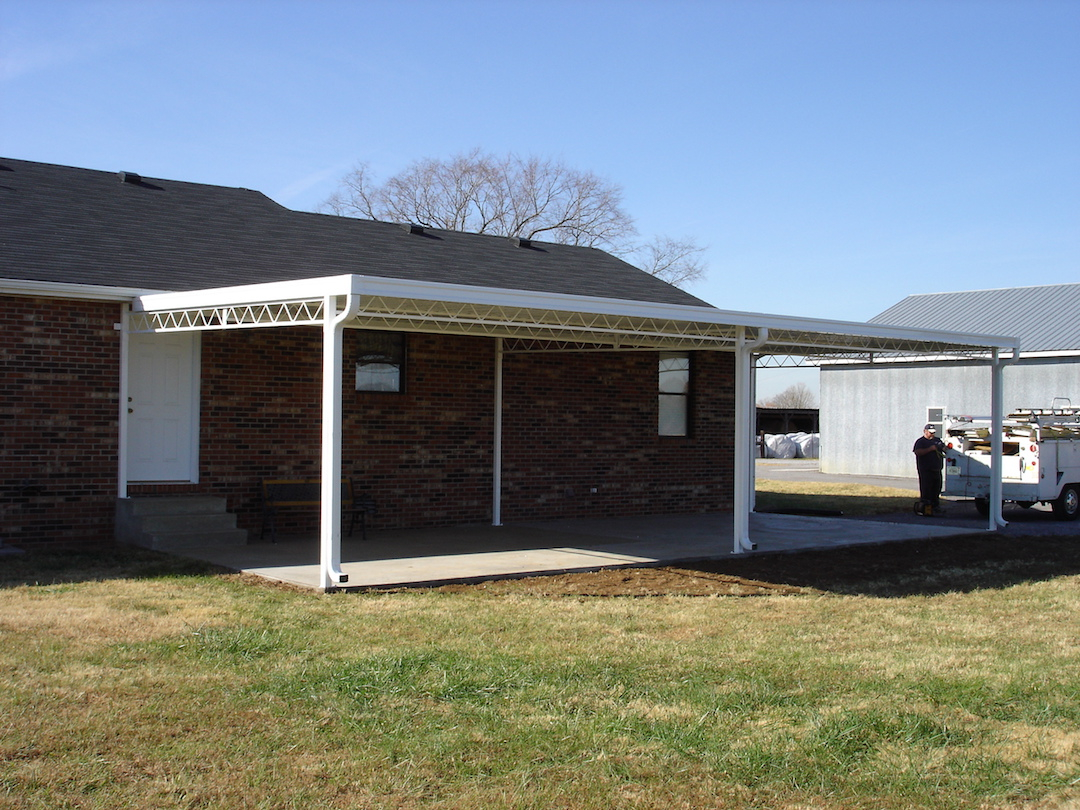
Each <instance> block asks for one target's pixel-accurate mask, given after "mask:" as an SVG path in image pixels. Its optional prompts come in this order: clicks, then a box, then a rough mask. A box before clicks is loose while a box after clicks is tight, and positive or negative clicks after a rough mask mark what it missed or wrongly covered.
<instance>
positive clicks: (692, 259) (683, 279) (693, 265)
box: [627, 236, 705, 287]
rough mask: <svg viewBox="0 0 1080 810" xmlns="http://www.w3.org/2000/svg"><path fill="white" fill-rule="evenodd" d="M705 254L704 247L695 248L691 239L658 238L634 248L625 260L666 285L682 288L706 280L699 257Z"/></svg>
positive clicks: (695, 245)
mask: <svg viewBox="0 0 1080 810" xmlns="http://www.w3.org/2000/svg"><path fill="white" fill-rule="evenodd" d="M704 252H705V248H703V247H698V245H697V244H696V243H695V242H694V241H693V240H692V239H690V238H685V239H672V238H671V237H668V236H657V237H654V238H653V241H651V242H647V243H646V244H644V245H641V246H640V247H638V248H637V249H635V250H634V252H633V253H632V254H631V255H630V256H629V257H627V260H628V261H632V262H633V263H634V264H635V265H637V266H638V267H640V268H641V269H642V270H644V271H645V272H647V273H652V275H654V276H656V277H657V278H662V279H663V280H664V281H666V282H667V283H668V284H674V285H675V286H676V287H682V286H683V285H684V284H690V283H692V282H695V281H700V280H701V279H703V278H704V277H705V262H704V261H703V260H702V258H701V254H702V253H704Z"/></svg>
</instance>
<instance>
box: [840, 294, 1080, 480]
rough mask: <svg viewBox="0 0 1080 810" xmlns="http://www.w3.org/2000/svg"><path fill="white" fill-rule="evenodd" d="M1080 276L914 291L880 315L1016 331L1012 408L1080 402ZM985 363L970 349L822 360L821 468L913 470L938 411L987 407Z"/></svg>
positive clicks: (1006, 390) (1007, 397) (1008, 375)
mask: <svg viewBox="0 0 1080 810" xmlns="http://www.w3.org/2000/svg"><path fill="white" fill-rule="evenodd" d="M1078 313H1080V283H1069V284H1054V285H1046V286H1038V287H1013V288H1006V289H994V290H974V291H969V292H951V293H931V294H923V295H910V296H908V297H907V298H905V299H904V300H902V301H900V302H899V303H897V304H896V305H894V306H892V307H890V308H889V309H887V310H885V311H884V312H882V313H881V314H880V315H878V316H877V317H875V318H873V319H871V320H870V323H873V324H882V325H885V324H888V325H890V326H904V327H910V328H921V329H946V330H953V329H955V330H957V331H964V332H970V333H992V334H1003V335H1012V336H1015V337H1018V338H1019V339H1020V347H1021V352H1020V357H1019V358H1018V360H1017V361H1016V362H1009V363H1008V365H1006V366H1005V367H1004V368H1003V370H1002V388H1003V393H1002V396H1003V400H1004V402H1003V406H1004V409H1005V412H1009V411H1012V410H1016V409H1018V408H1025V407H1027V408H1048V407H1052V406H1053V405H1055V404H1057V405H1062V404H1070V402H1071V404H1072V405H1073V406H1080V317H1078ZM984 369H985V366H984V365H982V364H979V363H976V362H974V361H972V360H966V359H960V360H957V359H951V360H944V359H943V360H938V361H934V360H927V361H922V362H911V361H905V360H902V359H897V358H883V359H882V360H881V361H879V362H874V363H869V364H860V365H851V364H845V363H836V364H827V365H823V366H822V368H821V415H820V418H821V469H822V471H824V472H829V473H847V474H858V475H890V476H913V475H914V474H915V466H914V461H913V458H912V455H911V447H912V444H913V443H914V442H915V439H917V438H918V437H919V435H920V432H921V429H922V426H923V424H925V423H926V422H927V421H929V420H928V412H929V411H931V410H935V409H940V410H943V411H944V412H945V413H951V414H971V415H987V414H989V413H990V411H991V404H992V403H991V391H990V385H989V383H988V381H987V379H986V374H985V371H984Z"/></svg>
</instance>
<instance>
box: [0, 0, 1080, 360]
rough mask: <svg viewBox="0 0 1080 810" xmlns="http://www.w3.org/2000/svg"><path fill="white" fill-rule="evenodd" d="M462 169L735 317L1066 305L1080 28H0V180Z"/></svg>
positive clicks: (167, 11) (445, 17)
mask: <svg viewBox="0 0 1080 810" xmlns="http://www.w3.org/2000/svg"><path fill="white" fill-rule="evenodd" d="M473 147H480V148H482V149H484V150H487V151H491V152H495V153H500V154H504V153H508V152H514V153H517V154H520V155H537V156H540V157H551V158H557V159H560V160H562V161H563V162H565V163H566V164H567V165H569V166H572V167H574V168H577V169H582V170H588V171H593V172H595V173H597V174H599V175H601V176H603V177H605V178H607V179H609V180H611V181H613V182H615V183H617V184H618V185H620V186H621V187H622V188H623V190H624V195H625V196H624V203H625V207H626V210H627V211H628V212H629V213H630V214H631V215H632V216H633V217H634V218H635V220H636V222H637V225H638V227H639V230H640V231H641V234H642V236H643V237H649V236H652V235H654V234H665V235H669V236H679V237H681V236H691V237H693V238H694V239H695V240H697V242H698V243H699V244H701V245H704V246H707V248H708V250H707V254H706V259H707V262H708V266H709V275H708V278H707V280H706V281H704V282H702V283H700V284H697V285H695V286H693V287H691V288H690V291H691V292H693V293H694V294H696V295H698V296H699V297H701V298H704V299H705V300H706V301H708V302H710V303H711V304H714V305H715V306H718V307H721V308H724V309H735V310H750V311H758V312H770V313H782V314H792V315H801V316H808V317H816V318H830V319H838V320H851V321H862V320H866V319H868V318H871V317H873V316H874V315H876V314H877V313H878V312H880V311H882V310H884V309H885V308H887V307H889V306H890V305H892V304H893V303H895V302H896V301H898V300H900V299H902V298H903V297H904V296H906V295H909V294H912V293H922V292H936V291H949V290H966V289H984V288H990V287H1005V286H1016V285H1031V284H1053V283H1061V282H1067V281H1077V280H1080V2H1077V1H1076V0H1008V1H1006V2H999V1H997V0H981V1H979V2H976V1H975V0H934V2H923V0H819V1H816V2H815V1H814V0H753V2H751V1H750V0H727V1H726V2H725V1H724V0H715V1H714V2H707V1H706V0H623V1H622V2H615V1H614V0H574V1H573V2H559V1H556V0H525V1H523V2H517V1H516V0H437V2H421V1H420V0H393V2H383V1H382V0H366V1H365V2H337V1H336V0H304V1H303V2H299V1H297V2H290V1H286V0H217V1H216V2H197V1H196V0H162V1H161V2H155V1H154V0H138V2H132V1H125V0H114V1H113V2H94V1H92V0H82V1H81V2H61V1H60V0H0V155H4V156H8V157H15V158H21V159H26V160H39V161H43V162H48V163H60V164H65V165H72V166H81V167H85V168H92V169H103V170H109V171H120V170H124V171H133V172H137V173H139V174H142V175H144V176H149V177H161V178H170V179H177V180H188V181H193V182H204V183H213V184H218V185H225V186H241V187H245V188H251V189H256V190H259V191H262V192H264V193H266V194H267V195H269V196H270V197H272V198H273V199H275V200H277V201H278V202H279V203H281V204H283V205H285V206H288V207H290V208H296V209H301V210H313V209H314V208H315V207H316V206H317V205H318V204H319V203H320V202H321V201H322V200H323V199H325V198H326V197H327V195H329V194H330V192H331V191H333V190H334V188H335V187H336V185H337V181H338V180H339V179H340V178H341V177H342V176H343V175H344V174H345V173H346V172H347V171H348V170H349V169H350V168H351V167H352V166H354V165H355V164H356V163H358V162H361V161H364V162H368V163H370V164H371V166H372V167H373V168H374V170H375V171H376V173H377V175H379V176H381V177H386V176H388V175H390V174H392V173H394V172H396V171H398V170H400V169H402V168H404V167H405V166H406V165H407V164H408V163H410V162H411V161H413V160H416V159H419V158H425V157H449V156H451V155H454V154H456V153H459V152H462V151H467V150H470V149H472V148H473ZM792 379H795V378H792ZM785 380H786V378H785Z"/></svg>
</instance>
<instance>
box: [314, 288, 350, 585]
mask: <svg viewBox="0 0 1080 810" xmlns="http://www.w3.org/2000/svg"><path fill="white" fill-rule="evenodd" d="M359 307H360V299H359V298H358V297H357V296H355V295H348V296H346V298H345V308H344V309H343V310H342V311H341V312H340V313H339V312H338V311H337V297H336V296H333V295H326V296H325V298H324V301H323V393H322V495H321V510H322V511H321V519H320V521H319V548H320V553H319V578H320V581H321V582H322V588H323V590H327V591H328V590H332V589H334V588H336V587H338V586H339V585H343V584H345V583H346V582H348V581H349V575H348V574H345V573H343V572H342V570H341V437H342V419H341V410H342V409H341V392H342V384H341V375H342V373H343V371H344V363H343V361H342V344H343V342H344V339H343V335H344V331H345V322H346V321H348V320H351V319H352V318H353V317H355V316H356V312H357V310H358V309H359Z"/></svg>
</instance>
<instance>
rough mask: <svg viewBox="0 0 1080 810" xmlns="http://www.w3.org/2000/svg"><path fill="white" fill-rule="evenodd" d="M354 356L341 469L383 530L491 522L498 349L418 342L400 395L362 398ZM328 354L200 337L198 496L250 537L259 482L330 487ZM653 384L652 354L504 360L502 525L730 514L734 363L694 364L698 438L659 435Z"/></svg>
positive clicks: (316, 344) (487, 343)
mask: <svg viewBox="0 0 1080 810" xmlns="http://www.w3.org/2000/svg"><path fill="white" fill-rule="evenodd" d="M355 345H356V333H355V332H353V331H351V330H347V331H346V333H345V350H344V354H345V383H344V391H345V393H344V402H343V410H344V420H343V421H344V426H343V427H344V430H343V433H344V438H343V449H342V457H343V469H344V473H345V474H346V475H351V476H353V477H354V478H355V479H356V480H357V481H358V482H359V485H360V486H362V487H363V488H364V489H366V490H368V491H370V492H371V493H372V494H373V495H374V496H375V498H376V500H377V501H378V504H379V514H378V515H377V516H376V517H375V518H374V520H373V525H376V526H379V527H383V528H388V527H394V528H397V527H414V526H440V525H453V524H461V523H485V522H489V521H490V520H491V508H492V507H491V500H492V497H491V480H492V457H493V456H492V452H493V451H492V431H493V406H494V350H495V346H494V342H493V341H492V340H489V339H484V338H464V337H445V336H434V335H410V336H409V337H408V351H407V354H408V356H407V362H406V375H405V377H406V379H405V391H404V392H403V393H400V394H389V393H370V392H357V391H355V390H354V385H353V377H352V375H353V368H354V358H355V356H356V349H355ZM321 351H322V344H321V332H320V331H319V330H317V329H300V328H292V329H278V330H250V331H235V332H228V333H213V332H210V333H206V334H205V335H204V336H203V381H202V409H203V415H202V451H201V452H202V465H201V469H202V481H203V483H202V488H203V489H205V490H206V491H210V492H215V493H217V494H221V495H225V496H227V497H228V498H229V503H230V508H231V509H233V510H234V511H237V512H238V514H239V516H240V524H241V525H242V526H245V527H246V528H249V529H252V530H255V531H257V530H258V529H259V527H260V516H259V500H258V483H259V480H260V479H261V478H267V477H293V476H295V477H318V475H319V468H320V463H321V455H320V447H319V442H320V425H321V405H320V402H319V397H320V396H321V383H320V379H321V373H322V372H321V368H322V366H321ZM656 376H657V359H656V355H655V354H652V353H627V354H617V353H608V352H605V353H572V354H531V355H529V354H524V355H522V354H511V355H507V357H506V359H505V364H504V419H505V422H504V442H503V456H504V457H503V519H504V521H513V520H522V519H534V518H544V517H559V516H589V515H593V516H606V515H619V514H623V515H625V514H647V513H663V512H668V513H674V512H693V511H704V510H714V509H728V508H730V507H731V490H732V472H731V470H732V454H731V445H732V437H733V434H734V421H733V419H734V417H733V408H734V399H733V389H732V386H733V358H732V355H729V354H717V353H706V352H700V353H696V354H695V355H694V384H695V393H694V397H693V399H692V402H691V408H692V417H691V424H692V435H691V436H689V437H687V438H667V437H660V436H658V435H657V430H656V420H657V416H656V400H657V397H656ZM593 489H595V490H596V492H593V491H592V490H593ZM315 525H317V524H316V523H315V515H314V513H311V514H309V515H307V516H305V515H303V514H302V513H285V514H284V515H283V522H280V523H279V526H280V527H282V528H283V530H285V531H289V530H308V529H311V528H313V527H314V526H315Z"/></svg>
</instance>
